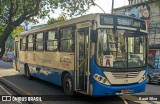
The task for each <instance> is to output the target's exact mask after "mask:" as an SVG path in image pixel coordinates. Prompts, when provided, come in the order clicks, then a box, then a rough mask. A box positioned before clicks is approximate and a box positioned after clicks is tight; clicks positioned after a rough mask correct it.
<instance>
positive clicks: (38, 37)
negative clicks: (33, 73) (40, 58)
mask: <svg viewBox="0 0 160 104" xmlns="http://www.w3.org/2000/svg"><path fill="white" fill-rule="evenodd" d="M36 50H37V51H42V50H43V33H38V34H37V35H36Z"/></svg>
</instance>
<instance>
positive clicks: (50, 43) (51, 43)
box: [46, 31, 58, 51]
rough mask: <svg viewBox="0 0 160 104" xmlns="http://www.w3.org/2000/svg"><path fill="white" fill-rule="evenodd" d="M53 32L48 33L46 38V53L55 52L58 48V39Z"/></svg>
mask: <svg viewBox="0 0 160 104" xmlns="http://www.w3.org/2000/svg"><path fill="white" fill-rule="evenodd" d="M56 35H57V34H56V32H55V31H48V36H47V40H46V43H47V51H56V50H57V47H58V39H57V36H56Z"/></svg>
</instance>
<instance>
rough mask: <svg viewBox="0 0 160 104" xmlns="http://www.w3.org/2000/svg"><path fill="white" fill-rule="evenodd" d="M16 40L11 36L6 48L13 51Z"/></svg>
mask: <svg viewBox="0 0 160 104" xmlns="http://www.w3.org/2000/svg"><path fill="white" fill-rule="evenodd" d="M13 44H14V38H13V37H12V36H11V35H10V36H9V37H8V39H7V41H6V43H5V46H6V47H7V48H9V49H10V50H11V51H13V49H14V45H13Z"/></svg>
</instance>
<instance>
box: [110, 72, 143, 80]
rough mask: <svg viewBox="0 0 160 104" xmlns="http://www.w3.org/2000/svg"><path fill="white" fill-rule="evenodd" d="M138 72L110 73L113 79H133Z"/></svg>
mask: <svg viewBox="0 0 160 104" xmlns="http://www.w3.org/2000/svg"><path fill="white" fill-rule="evenodd" d="M139 73H140V72H112V75H113V77H114V78H115V79H123V78H135V77H137V76H138V74H139Z"/></svg>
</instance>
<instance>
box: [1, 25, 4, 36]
mask: <svg viewBox="0 0 160 104" xmlns="http://www.w3.org/2000/svg"><path fill="white" fill-rule="evenodd" d="M3 31H4V26H1V25H0V36H1V35H2V33H3Z"/></svg>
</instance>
